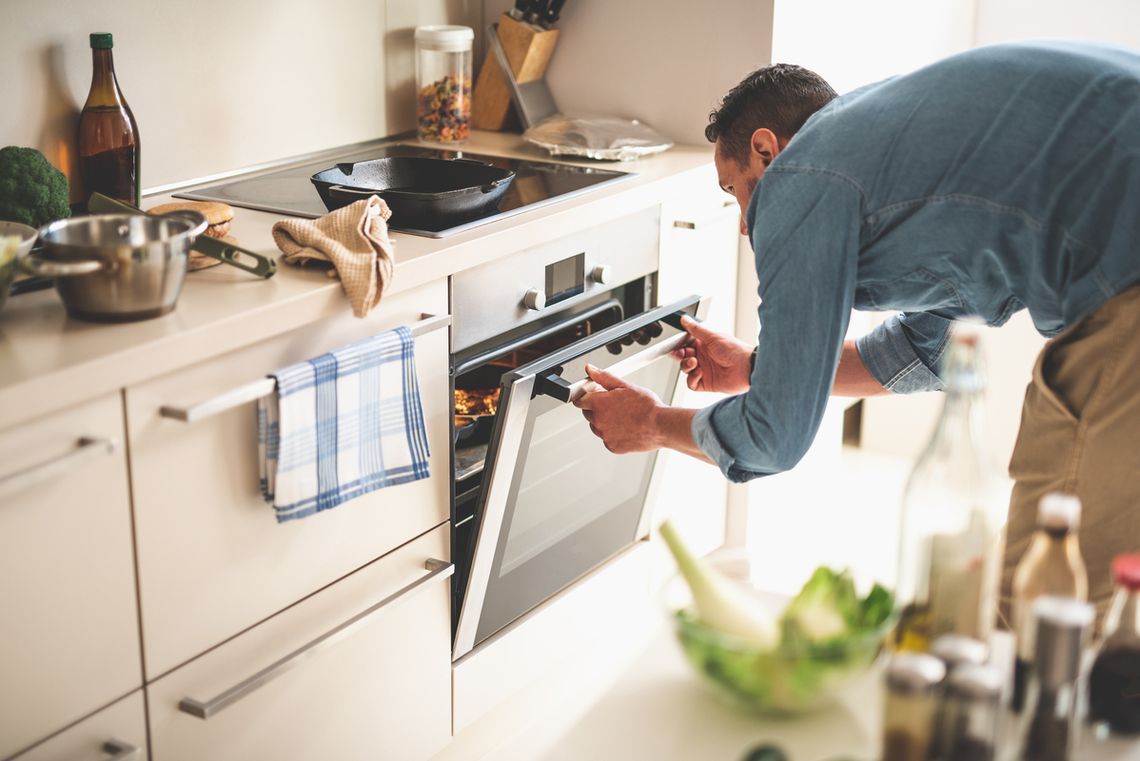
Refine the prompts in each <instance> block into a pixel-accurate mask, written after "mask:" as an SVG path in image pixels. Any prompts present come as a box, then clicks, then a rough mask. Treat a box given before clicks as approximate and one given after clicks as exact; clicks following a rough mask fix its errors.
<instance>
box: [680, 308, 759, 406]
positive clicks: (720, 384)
mask: <svg viewBox="0 0 1140 761" xmlns="http://www.w3.org/2000/svg"><path fill="white" fill-rule="evenodd" d="M681 325H682V326H683V327H684V328H685V330H686V331H687V332H688V334H689V336H690V337H691V339H692V340H690V341H689V343H688V344H687V345H686V346H684V347H683V348H680V349H678V350H677V351H675V352H673V357H674V358H676V359H677V360H679V361H680V363H681V371H682V372H684V373H685V374H686V375H688V376H689V378H688V384H689V388H691V389H692V390H693V391H718V392H721V393H726V394H739V393H742V392H744V391H747V390H748V385H749V375H750V371H751V367H752V347H751V346H749V345H748V344H746V343H744V342H743V341H738V340H736V339H735V338H733V337H732V336H725V335H721V334H720V333H717V332H715V331H712V330H709V329H708V328H706V327H705V326H704V325H701V324H700V323H699V322H697V321H696V320H694V319H692V318H691V317H689V316H688V315H685V316H683V317H681Z"/></svg>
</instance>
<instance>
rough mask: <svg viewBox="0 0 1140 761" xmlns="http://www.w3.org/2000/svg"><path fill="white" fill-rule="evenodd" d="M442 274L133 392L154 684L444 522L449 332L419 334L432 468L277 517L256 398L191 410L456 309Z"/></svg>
mask: <svg viewBox="0 0 1140 761" xmlns="http://www.w3.org/2000/svg"><path fill="white" fill-rule="evenodd" d="M446 312H447V287H446V283H445V282H444V281H440V282H439V283H435V284H431V285H428V286H424V287H423V288H420V289H416V290H414V291H411V292H407V293H402V294H399V295H398V296H396V297H394V298H392V299H390V300H388V299H386V300H385V301H384V302H383V304H382V306H381V308H380V309H379V310H378V312H377V313H374V315H373V316H372V317H369V318H368V319H365V320H358V319H355V318H353V317H352V316H351V315H348V314H346V315H345V316H344V317H343V318H341V317H337V318H333V319H330V320H325V321H323V322H321V323H317V324H314V325H311V326H308V327H306V328H303V329H301V330H297V331H294V332H292V333H289V334H286V335H283V336H279V337H277V338H274V339H271V340H269V341H265V342H263V343H259V344H257V345H256V346H252V347H249V348H246V349H242V350H239V351H236V352H232V353H230V354H226V355H224V356H221V357H218V358H216V359H214V360H211V361H209V362H204V363H201V364H198V365H195V366H194V367H189V368H186V369H184V370H181V371H179V372H177V373H171V374H170V375H167V376H164V377H162V378H159V379H156V380H154V381H151V382H148V383H146V384H142V385H139V386H135V387H131V388H128V389H127V395H126V401H127V420H128V435H129V437H130V443H131V479H132V485H133V488H134V500H135V513H136V526H137V532H138V554H139V587H140V589H139V593H140V599H141V606H142V607H141V610H142V620H143V642H144V645H145V648H144V650H145V657H146V674H147V678H148V679H154V678H156V677H157V676H159V675H161V674H163V673H166V672H167V671H169V670H170V669H172V668H174V667H176V666H177V665H179V664H180V663H183V662H185V661H186V660H188V659H189V658H192V657H193V656H195V655H198V654H199V653H201V652H203V651H204V650H206V649H207V648H209V647H212V646H214V645H217V644H218V643H220V642H222V641H223V640H225V639H227V638H228V637H231V636H233V635H235V634H237V633H238V632H240V631H242V630H243V629H246V628H248V627H250V626H253V625H254V624H256V623H257V622H259V621H261V620H263V619H265V618H267V617H269V616H271V615H273V614H274V613H276V612H277V611H280V610H282V609H283V608H285V607H286V606H288V605H290V604H292V603H294V602H296V601H297V600H299V599H301V598H302V597H304V596H305V595H308V594H311V593H313V592H315V591H317V590H318V589H320V588H321V587H323V586H325V585H327V584H330V583H332V582H333V581H335V580H337V579H338V578H340V577H342V576H344V575H345V574H348V573H350V572H351V571H353V570H354V569H356V568H359V567H361V566H362V565H364V564H365V563H368V562H369V561H371V560H374V559H375V558H377V557H379V556H380V555H383V554H384V553H385V552H388V551H389V550H391V549H392V548H394V547H397V546H398V545H400V544H402V543H404V542H406V541H408V540H409V539H411V538H412V537H415V536H418V535H420V534H422V533H423V532H425V531H427V530H429V529H431V528H432V527H434V526H438V525H439V524H440V523H442V522H443V521H445V520H447V517H448V512H449V504H448V499H449V497H448V474H447V470H448V451H449V447H448V441H447V437H448V431H449V415H450V413H451V407H452V405H451V403H450V400H449V398H448V396H449V391H448V379H447V367H448V364H447V363H448V347H447V330H446V329H438V330H434V331H431V332H428V333H425V334H423V335H421V336H419V337H418V338H417V339H416V368H417V375H418V377H419V383H420V392H421V396H422V399H423V405H424V415H425V422H426V425H427V432H428V444H429V447H430V449H431V458H430V462H429V468H430V472H431V477H430V478H427V479H423V480H420V481H414V482H411V483H406V484H401V485H399V486H391V487H388V488H386V489H380V490H379V491H375V492H372V493H370V494H366V495H364V496H362V497H359V498H357V499H354V500H352V501H350V502H346V503H344V504H342V505H340V506H338V507H337V508H335V509H333V510H326V511H324V512H321V513H318V514H316V515H311V516H309V517H307V518H303V519H301V520H295V521H288V522H286V523H283V524H278V523H277V522H276V519H275V517H274V512H273V508H272V507H271V506H270V505H268V504H266V503H265V501H264V500H263V499H262V497H261V493H260V491H259V487H258V463H257V431H256V402H246V403H243V404H241V405H239V406H236V407H233V408H230V409H228V410H225V411H223V412H219V413H217V414H213V415H210V416H208V417H205V418H204V419H200V420H197V421H196V422H189V423H187V422H180V421H178V420H173V419H170V418H168V417H163V416H162V415H160V412H159V410H160V408H161V407H163V406H172V407H189V406H193V405H194V404H196V403H200V402H202V401H205V400H209V399H213V398H215V397H218V396H220V395H224V394H225V393H226V392H227V391H230V390H233V389H235V388H238V387H241V386H244V385H246V384H248V383H250V382H253V381H257V380H258V379H260V378H264V376H265V375H266V374H267V373H270V372H272V371H274V370H275V369H277V368H279V367H282V366H284V365H287V364H290V363H293V362H297V361H301V360H304V359H308V358H311V357H314V356H317V355H319V354H321V353H324V352H326V351H329V350H331V349H334V348H336V347H338V346H341V345H343V344H346V343H349V342H351V341H354V340H357V339H360V338H363V337H365V336H368V335H374V334H376V333H379V332H381V331H384V330H387V329H389V328H392V327H395V326H397V325H414V324H415V323H416V322H418V321H419V320H420V319H421V314H422V313H431V314H438V315H442V314H446Z"/></svg>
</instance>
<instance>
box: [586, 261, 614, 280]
mask: <svg viewBox="0 0 1140 761" xmlns="http://www.w3.org/2000/svg"><path fill="white" fill-rule="evenodd" d="M613 276H614V269H613V267H611V266H610V265H608V264H598V265H595V267H594V268H593V269H592V270H590V279H591V280H593V281H594V282H595V283H598V284H599V285H605V284H606V283H608V282H610V281H611V280H612V279H613Z"/></svg>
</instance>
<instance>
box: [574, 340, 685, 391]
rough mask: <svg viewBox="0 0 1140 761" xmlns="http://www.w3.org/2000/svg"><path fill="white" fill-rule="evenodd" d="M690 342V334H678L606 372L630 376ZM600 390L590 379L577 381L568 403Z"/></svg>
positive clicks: (627, 358) (613, 365)
mask: <svg viewBox="0 0 1140 761" xmlns="http://www.w3.org/2000/svg"><path fill="white" fill-rule="evenodd" d="M688 342H689V334H688V333H678V334H677V335H675V336H673V337H672V338H669V339H667V340H665V341H661V342H660V343H655V344H653V345H652V346H648V347H646V348H645V349H643V350H642V351H639V352H638V353H637V354H634V355H632V356H629V357H626V358H625V359H623V360H622V361H620V362H615V363H614V364H612V365H610V366H609V367H607V368H606V372H607V373H610V374H611V375H616V376H617V377H619V378H621V377H624V376H626V375H630V374H632V373H635V372H637V371H638V370H640V369H641V368H643V367H645V366H646V365H648V364H649V363H650V362H653V361H654V360H657V359H659V358H661V357H664V356H665V355H666V354H668V353H669V352H671V351H673V350H674V349H679V348H681V347H682V346H684V345H685V344H686V343H688ZM599 390H601V386H599V385H598V384H596V383H594V382H593V381H592V380H590V379H589V378H583V379H582V380H580V381H575V382H574V383H571V384H570V399H569V400H568V401H569V402H570V403H573V402H574V401H576V400H577V399H578V397H580V396H582V395H583V394H585V393H587V392H589V391H599Z"/></svg>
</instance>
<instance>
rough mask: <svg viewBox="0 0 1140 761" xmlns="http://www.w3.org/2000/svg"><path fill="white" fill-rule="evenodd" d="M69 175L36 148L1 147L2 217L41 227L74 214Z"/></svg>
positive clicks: (0, 212) (0, 196)
mask: <svg viewBox="0 0 1140 761" xmlns="http://www.w3.org/2000/svg"><path fill="white" fill-rule="evenodd" d="M67 196H68V187H67V177H65V176H64V175H63V172H61V171H59V170H58V169H56V168H55V167H54V166H52V165H51V164H50V163H49V162H48V160H47V159H46V158H44V155H43V154H42V153H40V152H39V151H37V150H36V149H35V148H18V147H16V146H14V145H9V146H8V147H7V148H0V219H4V220H8V221H10V222H20V223H22V224H25V225H31V226H32V227H39V226H40V225H45V224H47V223H48V222H53V221H55V220H57V219H62V218H64V217H68V216H71V208H70V207H69V206H68V205H67Z"/></svg>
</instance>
